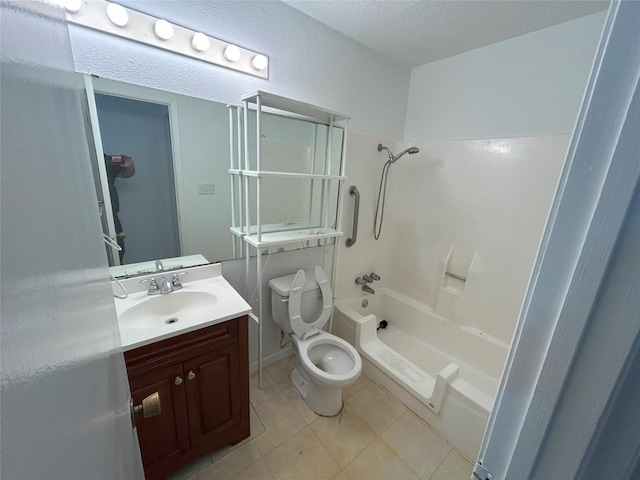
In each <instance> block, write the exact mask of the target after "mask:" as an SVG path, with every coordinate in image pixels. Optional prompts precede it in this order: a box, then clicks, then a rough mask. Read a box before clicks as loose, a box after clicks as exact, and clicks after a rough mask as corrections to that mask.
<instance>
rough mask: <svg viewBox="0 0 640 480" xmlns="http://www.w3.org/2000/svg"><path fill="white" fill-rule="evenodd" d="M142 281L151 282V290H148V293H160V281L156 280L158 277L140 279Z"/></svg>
mask: <svg viewBox="0 0 640 480" xmlns="http://www.w3.org/2000/svg"><path fill="white" fill-rule="evenodd" d="M140 283H148V284H149V291H148V292H147V294H149V295H155V294H157V293H160V287H159V286H158V282H157V280H156V277H152V278H145V279H144V280H140Z"/></svg>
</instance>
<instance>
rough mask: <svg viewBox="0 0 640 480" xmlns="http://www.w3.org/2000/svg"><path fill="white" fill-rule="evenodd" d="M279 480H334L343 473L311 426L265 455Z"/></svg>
mask: <svg viewBox="0 0 640 480" xmlns="http://www.w3.org/2000/svg"><path fill="white" fill-rule="evenodd" d="M264 459H265V461H266V462H267V465H269V469H270V470H271V472H272V473H273V476H274V477H275V478H276V479H278V480H289V479H291V480H301V479H304V480H325V479H326V480H331V479H332V478H333V477H335V476H336V475H337V474H338V473H339V472H340V467H339V466H338V464H337V463H336V462H334V461H333V459H332V458H331V455H329V453H328V452H327V451H326V450H325V448H324V447H323V446H322V443H320V440H318V439H317V438H316V436H315V435H314V434H313V432H312V431H311V429H310V428H309V427H305V428H304V429H303V430H301V431H300V432H299V433H297V434H296V435H295V436H293V437H291V438H290V439H289V440H287V441H286V442H284V443H283V444H282V445H280V446H279V447H278V448H276V449H275V450H273V451H272V452H270V453H268V454H267V455H265V457H264Z"/></svg>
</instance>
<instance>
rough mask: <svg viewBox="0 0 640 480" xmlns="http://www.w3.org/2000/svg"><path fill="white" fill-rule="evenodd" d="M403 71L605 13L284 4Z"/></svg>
mask: <svg viewBox="0 0 640 480" xmlns="http://www.w3.org/2000/svg"><path fill="white" fill-rule="evenodd" d="M283 1H284V2H285V3H287V4H288V5H290V6H292V7H293V8H295V9H297V10H299V11H301V12H302V13H304V14H306V15H308V16H310V17H312V18H314V19H316V20H318V21H320V22H322V23H324V24H325V25H327V26H329V27H331V28H333V29H334V30H337V31H338V32H341V33H343V34H344V35H347V36H348V37H351V38H353V39H354V40H356V41H358V42H360V43H362V44H363V45H365V46H367V47H369V48H371V49H373V50H375V51H376V52H378V53H380V54H382V55H384V56H386V57H389V58H392V59H394V60H395V61H396V63H399V64H401V65H405V66H407V67H416V66H418V65H423V64H425V63H429V62H433V61H435V60H439V59H441V58H446V57H451V56H453V55H457V54H459V53H463V52H466V51H468V50H473V49H475V48H480V47H483V46H485V45H489V44H491V43H495V42H499V41H502V40H506V39H508V38H512V37H516V36H518V35H523V34H525V33H529V32H533V31H535V30H540V29H542V28H546V27H550V26H552V25H557V24H559V23H563V22H567V21H569V20H573V19H576V18H579V17H583V16H585V15H589V14H591V13H595V12H598V11H601V10H604V9H606V8H607V7H608V6H609V2H608V1H596V0H587V1H582V0H561V1H555V0H553V1H552V0H518V1H507V0H499V1H495V0H492V1H488V0H467V1H465V0H455V1H454V0H440V1H434V0H422V1H413V0H283Z"/></svg>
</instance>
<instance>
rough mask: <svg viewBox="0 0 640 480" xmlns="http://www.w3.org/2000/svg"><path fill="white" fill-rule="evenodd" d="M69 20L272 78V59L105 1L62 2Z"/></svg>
mask: <svg viewBox="0 0 640 480" xmlns="http://www.w3.org/2000/svg"><path fill="white" fill-rule="evenodd" d="M63 5H64V7H65V11H66V14H67V21H69V22H70V23H74V24H77V25H81V26H83V27H88V28H93V29H95V30H99V31H101V32H105V33H110V34H112V35H117V36H119V37H123V38H128V39H129V40H134V41H136V42H140V43H144V44H145V45H151V46H153V47H157V48H161V49H163V50H168V51H170V52H174V53H178V54H180V55H184V56H187V57H191V58H196V59H198V60H202V61H204V62H209V63H213V64H214V65H218V66H221V67H226V68H230V69H232V70H237V71H239V72H242V73H248V74H249V75H254V76H256V77H260V78H265V79H267V78H269V58H268V57H267V56H266V55H263V54H261V53H257V52H253V51H251V50H247V49H246V48H242V47H239V46H237V45H234V44H231V43H229V42H225V41H222V40H218V39H217V38H214V37H210V36H208V35H205V34H204V33H201V32H195V31H193V30H189V29H188V28H184V27H181V26H179V25H175V24H172V23H170V22H168V21H166V20H164V19H158V18H155V17H152V16H150V15H146V14H144V13H141V12H138V11H136V10H132V9H130V8H127V7H123V6H122V5H119V4H117V3H112V2H105V1H103V0H63Z"/></svg>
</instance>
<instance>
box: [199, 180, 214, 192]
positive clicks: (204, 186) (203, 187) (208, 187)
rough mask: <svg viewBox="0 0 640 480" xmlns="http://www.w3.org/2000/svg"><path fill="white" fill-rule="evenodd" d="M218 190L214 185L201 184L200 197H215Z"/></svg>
mask: <svg viewBox="0 0 640 480" xmlns="http://www.w3.org/2000/svg"><path fill="white" fill-rule="evenodd" d="M215 194H216V188H215V185H214V184H213V183H199V184H198V195H215Z"/></svg>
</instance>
